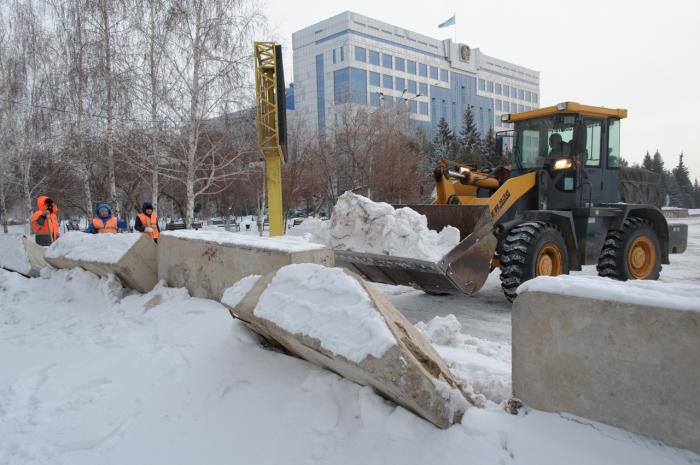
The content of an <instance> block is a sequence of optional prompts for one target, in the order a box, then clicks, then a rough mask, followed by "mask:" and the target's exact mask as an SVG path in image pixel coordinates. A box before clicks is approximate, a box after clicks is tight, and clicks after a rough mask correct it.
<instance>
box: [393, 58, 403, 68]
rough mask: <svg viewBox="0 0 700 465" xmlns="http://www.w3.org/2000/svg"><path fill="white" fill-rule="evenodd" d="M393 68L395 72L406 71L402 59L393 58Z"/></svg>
mask: <svg viewBox="0 0 700 465" xmlns="http://www.w3.org/2000/svg"><path fill="white" fill-rule="evenodd" d="M394 67H395V68H396V71H406V61H405V60H404V59H403V58H399V57H396V58H394Z"/></svg>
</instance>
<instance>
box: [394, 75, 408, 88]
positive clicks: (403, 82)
mask: <svg viewBox="0 0 700 465" xmlns="http://www.w3.org/2000/svg"><path fill="white" fill-rule="evenodd" d="M405 89H406V80H405V79H404V78H398V77H397V78H396V90H405Z"/></svg>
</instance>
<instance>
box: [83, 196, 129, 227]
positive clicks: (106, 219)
mask: <svg viewBox="0 0 700 465" xmlns="http://www.w3.org/2000/svg"><path fill="white" fill-rule="evenodd" d="M120 229H122V230H124V229H126V222H125V221H124V220H119V219H117V217H116V216H113V215H112V209H111V208H109V205H107V204H106V203H101V204H99V205H98V206H97V209H96V210H95V217H94V218H93V219H92V223H90V226H89V227H88V228H87V231H85V232H86V233H90V234H116V233H117V232H119V230H120Z"/></svg>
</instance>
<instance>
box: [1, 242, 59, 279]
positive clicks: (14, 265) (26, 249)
mask: <svg viewBox="0 0 700 465" xmlns="http://www.w3.org/2000/svg"><path fill="white" fill-rule="evenodd" d="M45 250H46V248H45V247H42V246H40V245H37V244H36V242H34V241H32V240H31V239H28V238H26V237H24V236H22V235H20V234H0V267H2V268H5V269H7V270H10V271H16V272H17V273H22V274H23V275H26V276H32V277H36V276H39V272H40V271H41V269H42V268H44V267H46V266H49V265H48V263H46V260H44V252H45Z"/></svg>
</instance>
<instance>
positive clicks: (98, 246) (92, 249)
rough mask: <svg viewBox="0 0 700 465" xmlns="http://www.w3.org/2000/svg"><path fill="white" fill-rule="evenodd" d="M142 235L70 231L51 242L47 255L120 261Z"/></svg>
mask: <svg viewBox="0 0 700 465" xmlns="http://www.w3.org/2000/svg"><path fill="white" fill-rule="evenodd" d="M141 236H142V234H141V233H124V234H86V233H82V232H78V231H69V232H67V233H65V234H63V235H61V237H60V238H59V239H58V240H57V241H56V242H54V243H53V244H51V247H49V248H48V250H47V251H46V257H48V258H66V259H69V260H84V261H90V262H97V263H111V264H113V263H118V262H119V260H121V259H122V257H123V256H124V254H126V253H127V252H128V251H129V249H131V248H132V247H133V246H134V244H135V243H136V241H138V240H139V239H140V238H141Z"/></svg>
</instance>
